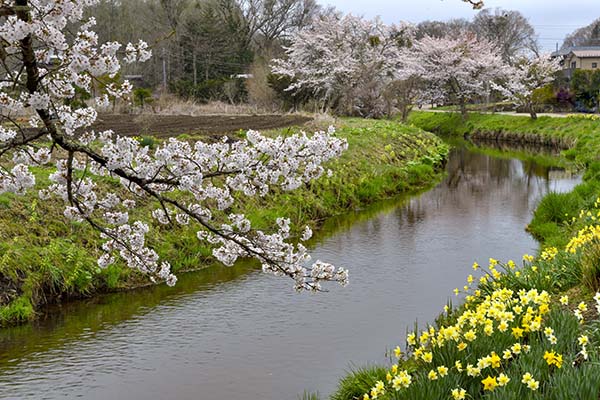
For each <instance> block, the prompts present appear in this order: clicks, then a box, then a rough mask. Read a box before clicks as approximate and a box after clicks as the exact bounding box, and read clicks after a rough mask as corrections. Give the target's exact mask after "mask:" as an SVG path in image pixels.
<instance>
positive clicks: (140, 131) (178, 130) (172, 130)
mask: <svg viewBox="0 0 600 400" xmlns="http://www.w3.org/2000/svg"><path fill="white" fill-rule="evenodd" d="M310 120H311V118H309V117H304V116H300V115H206V116H198V117H192V116H187V115H152V114H148V115H128V114H101V115H99V116H98V119H97V120H96V123H95V124H94V125H93V126H92V128H93V129H94V130H96V131H102V130H107V129H112V130H113V131H114V132H115V133H116V134H118V135H122V136H138V135H152V136H157V137H168V136H178V135H182V134H190V135H192V134H203V135H211V136H212V135H213V134H222V133H231V132H237V131H239V130H240V129H241V130H248V129H254V130H264V129H274V128H282V127H286V126H293V125H302V124H305V123H306V122H308V121H310Z"/></svg>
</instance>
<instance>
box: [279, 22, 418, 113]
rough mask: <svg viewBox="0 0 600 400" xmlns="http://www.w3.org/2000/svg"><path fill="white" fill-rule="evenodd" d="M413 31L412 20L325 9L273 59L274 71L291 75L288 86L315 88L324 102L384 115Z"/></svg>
mask: <svg viewBox="0 0 600 400" xmlns="http://www.w3.org/2000/svg"><path fill="white" fill-rule="evenodd" d="M412 31H413V28H412V27H411V26H410V25H408V24H400V25H386V24H384V23H383V22H382V21H381V20H379V19H375V20H372V21H370V20H365V19H363V18H360V17H355V16H353V15H345V16H342V15H341V14H338V13H334V14H330V15H325V16H322V17H320V18H318V19H316V20H315V21H314V22H313V24H311V25H310V26H308V27H306V28H305V29H302V30H301V31H299V32H298V33H297V34H296V35H294V36H293V38H292V39H291V45H290V46H289V47H288V48H287V49H286V55H287V58H286V59H277V60H274V61H273V72H274V73H275V74H277V75H280V76H285V77H288V78H290V79H291V80H292V82H293V83H292V84H291V85H290V86H289V87H288V88H287V90H288V91H292V92H295V91H300V90H305V89H308V90H311V91H312V92H313V93H314V96H315V97H316V98H318V99H319V100H321V101H322V104H323V107H324V108H325V107H330V108H333V109H334V110H336V111H337V112H338V113H341V114H358V115H361V116H365V117H379V116H381V115H383V114H385V113H386V104H385V99H384V97H383V94H384V89H385V88H386V86H387V85H388V84H389V83H390V82H393V81H394V80H396V79H397V75H398V71H399V70H400V69H401V61H402V49H403V48H404V47H405V46H407V45H409V44H410V41H411V38H412V35H413V33H412Z"/></svg>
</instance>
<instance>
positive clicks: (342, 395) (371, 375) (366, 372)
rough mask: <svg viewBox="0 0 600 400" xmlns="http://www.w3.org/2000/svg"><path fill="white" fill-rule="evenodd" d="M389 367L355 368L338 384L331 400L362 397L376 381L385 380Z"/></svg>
mask: <svg viewBox="0 0 600 400" xmlns="http://www.w3.org/2000/svg"><path fill="white" fill-rule="evenodd" d="M386 373H387V369H386V368H385V367H382V366H367V367H360V368H355V369H353V370H351V371H349V372H348V374H347V375H346V376H345V377H344V378H342V379H341V380H340V382H339V384H338V387H337V389H336V391H335V392H334V393H333V394H332V395H331V397H330V399H331V400H354V399H362V396H363V394H364V393H367V392H368V391H369V390H371V388H372V387H373V386H374V385H375V382H377V381H381V380H385V375H386Z"/></svg>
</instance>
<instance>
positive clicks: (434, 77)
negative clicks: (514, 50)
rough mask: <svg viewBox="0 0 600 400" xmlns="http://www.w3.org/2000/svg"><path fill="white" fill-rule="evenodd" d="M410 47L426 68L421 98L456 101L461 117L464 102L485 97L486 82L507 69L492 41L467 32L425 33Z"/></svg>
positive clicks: (465, 104) (463, 113)
mask: <svg viewBox="0 0 600 400" xmlns="http://www.w3.org/2000/svg"><path fill="white" fill-rule="evenodd" d="M413 49H414V51H415V52H416V54H417V55H418V59H419V60H420V62H421V66H422V68H423V70H424V71H425V72H424V75H423V80H424V81H425V88H424V90H423V97H424V98H426V99H428V100H429V101H430V102H434V103H435V102H442V101H449V102H455V103H456V104H458V105H459V107H460V110H461V113H462V115H463V118H466V116H467V107H466V106H467V103H468V102H469V101H470V100H472V99H475V98H478V97H482V96H486V95H487V94H488V93H489V91H490V86H489V83H490V82H492V81H494V80H496V79H501V78H503V77H505V76H506V75H507V74H508V72H509V69H508V67H507V66H506V65H505V64H504V63H503V62H502V59H501V57H500V55H499V54H498V51H497V49H495V48H494V46H493V44H491V43H490V42H487V41H485V40H477V38H476V37H475V35H474V34H470V33H464V34H463V35H460V37H457V38H449V37H443V38H434V37H429V36H425V37H423V38H422V39H421V40H419V41H417V42H416V43H415V44H414V46H413Z"/></svg>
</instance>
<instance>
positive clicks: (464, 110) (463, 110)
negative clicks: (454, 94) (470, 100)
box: [459, 99, 469, 121]
mask: <svg viewBox="0 0 600 400" xmlns="http://www.w3.org/2000/svg"><path fill="white" fill-rule="evenodd" d="M459 104H460V115H461V117H462V119H463V121H466V120H467V118H468V116H469V115H468V113H467V104H466V103H465V100H464V99H460V103H459Z"/></svg>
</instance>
